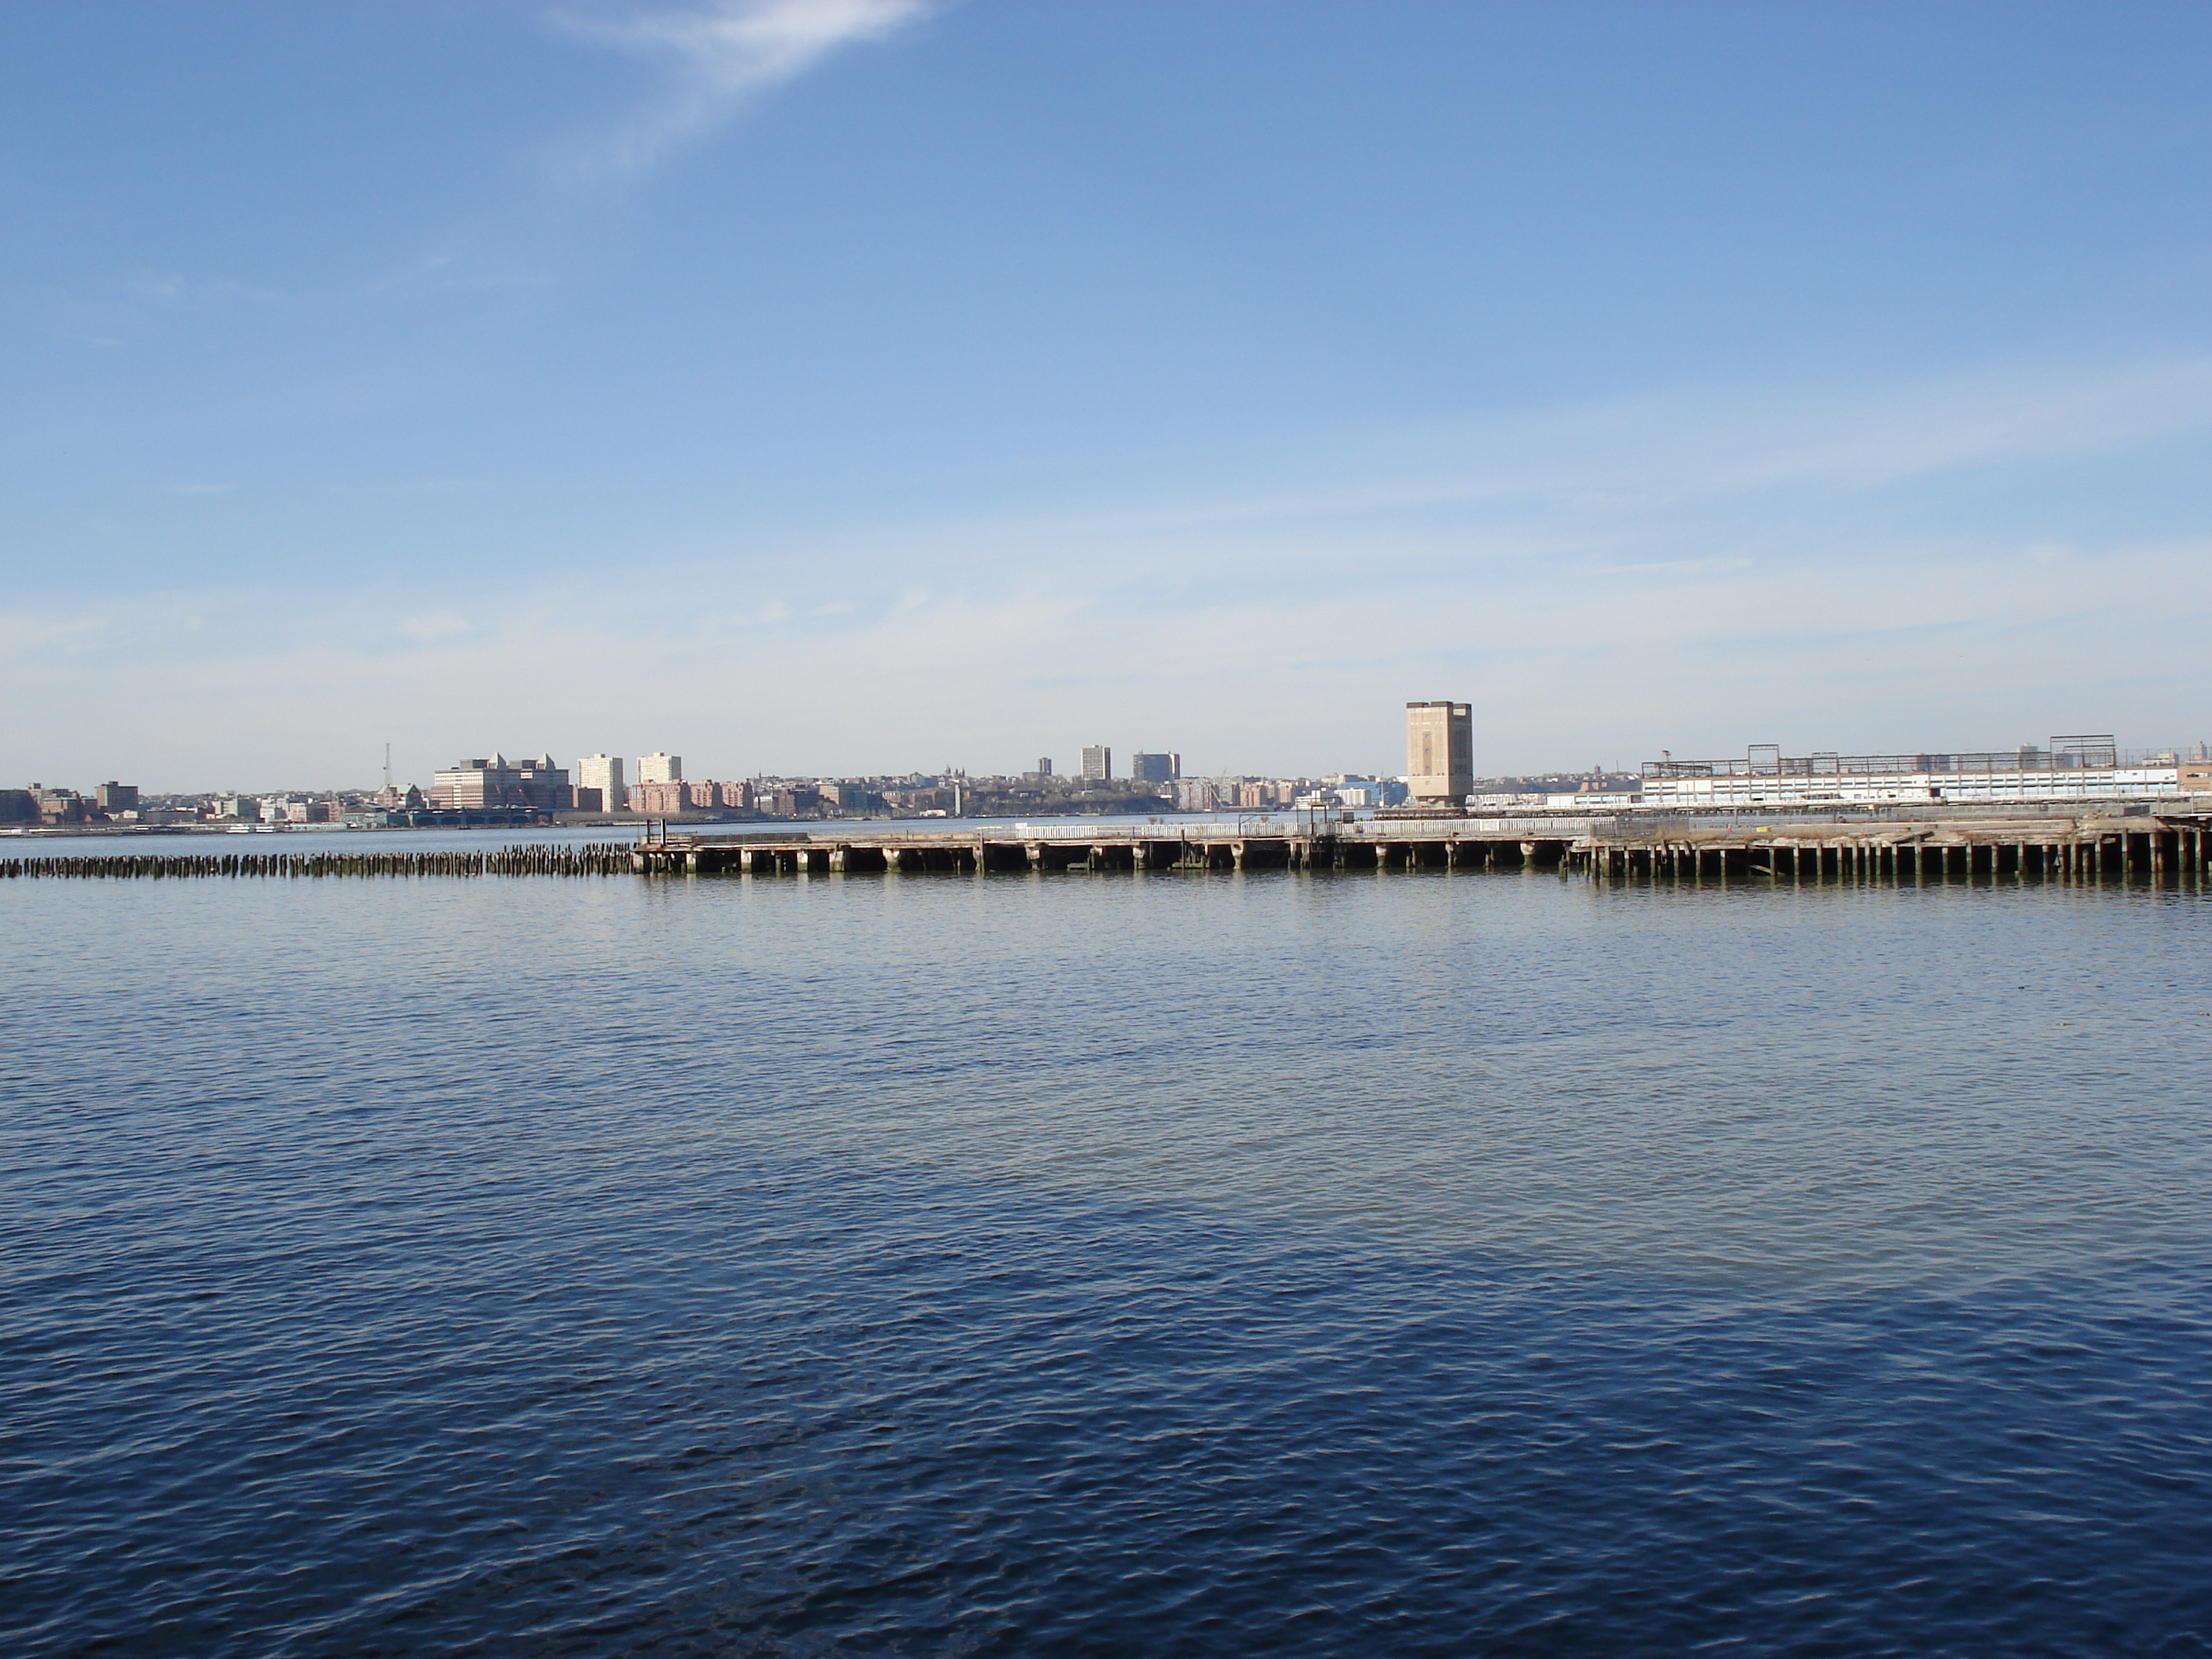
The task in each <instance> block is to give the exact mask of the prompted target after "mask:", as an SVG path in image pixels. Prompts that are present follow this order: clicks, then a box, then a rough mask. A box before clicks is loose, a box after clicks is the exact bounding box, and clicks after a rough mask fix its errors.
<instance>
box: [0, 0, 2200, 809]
mask: <svg viewBox="0 0 2212 1659" xmlns="http://www.w3.org/2000/svg"><path fill="white" fill-rule="evenodd" d="M2208 51H2212V10H2208V9H2206V8H2204V7H2203V6H2202V5H2193V4H2192V5H2184V4H2168V5H2159V4H2143V5H2136V6H2130V7H2128V8H2124V9H2119V8H2107V7H2098V6H2091V5H2087V4H2077V5H1996V4H1986V5H1984V4H1950V5H1935V6H1929V5H1923V4H1913V5H1904V4H1881V3H1869V4H1853V5H1850V6H1844V5H1833V4H1832V5H1825V6H1799V7H1789V8H1784V7H1764V6H1753V5H1735V4H1726V5H1723V4H1694V3H1693V4H1685V5H1679V6H1669V7H1651V6H1634V5H1602V4H1590V5H1580V6H1574V7H1543V8H1538V7H1527V6H1513V5H1503V4H1497V5H1485V4H1461V3H1454V4H1421V3H1408V4H1404V5H1397V6H1391V7H1387V8H1382V7H1368V6H1355V5H1351V4H1336V5H1314V4H1302V3H1279V0H1270V3H1267V4H1264V5H1263V4H1259V3H1232V0H1223V3H1216V4H1209V5H1206V6H1202V7H1200V6H1175V7H1170V6H1129V5H1110V4H1097V3H1069V4H1062V5H1053V6H1042V5H1021V4H1016V3H1012V0H966V3H945V4H931V3H924V0H688V3H676V0H670V3H656V0H637V3H597V4H594V3H588V0H578V3H572V4H536V3H529V0H454V3H437V4H434V3H427V0H426V3H377V4H371V3H332V4H326V5H319V6H314V7H301V6H294V5H287V4H281V3H276V0H212V3H206V4H200V5H194V6H189V7H187V6H152V5H139V6H125V7H122V8H112V7H107V8H94V7H82V6H76V5H67V4H59V3H33V4H26V5H19V6H15V7H11V8H9V9H6V10H5V11H4V12H0V216H3V217H0V222H4V224H5V226H6V228H7V229H6V235H5V237H4V240H0V283H4V284H5V290H6V297H7V306H6V322H5V325H4V341H5V343H4V347H0V350H4V353H5V358H4V361H5V366H6V367H5V373H6V379H7V384H8V386H9V393H10V395H9V398H7V399H6V402H5V405H4V413H0V422H4V425H0V435H4V440H5V441H4V444H0V549H4V550H5V555H4V556H5V559H6V574H7V583H6V591H5V594H4V598H0V641H4V642H5V649H4V652H0V674H4V676H5V681H4V684H5V696H6V700H7V709H8V719H7V720H6V722H5V726H4V730H5V733H6V737H5V747H6V754H5V763H4V767H0V775H4V779H5V781H7V782H9V783H11V784H12V783H16V782H20V781H24V780H27V779H31V778H40V779H42V780H45V781H50V782H59V783H64V784H69V785H73V786H76V787H83V786H85V785H88V784H89V783H90V782H93V781H97V780H98V779H100V778H104V777H123V778H126V779H132V780H135V781H137V782H139V783H140V784H141V785H142V786H143V787H145V788H147V789H149V790H168V789H185V788H197V787H217V786H221V785H225V784H229V785H233V786H243V787H264V786H275V785H280V784H281V785H285V786H290V787H334V786H346V785H358V784H364V783H369V782H374V781H375V780H376V778H377V776H378V775H379V772H380V763H381V759H382V754H383V745H384V744H385V743H386V741H390V742H391V743H392V744H393V745H394V747H395V750H396V752H397V757H398V762H399V768H398V769H399V771H400V774H401V775H402V776H403V777H405V778H412V779H415V780H416V781H428V775H429V773H430V771H431V769H433V768H434V767H435V766H439V765H443V764H446V763H449V762H451V761H452V760H453V759H454V758H456V757H459V756H463V755H473V754H485V753H489V752H490V751H491V750H493V749H495V748H501V749H505V750H507V752H509V753H510V754H513V753H520V752H525V751H527V752H530V753H536V752H538V751H541V750H551V751H552V752H553V753H555V754H556V756H558V757H562V758H563V759H564V760H572V759H573V758H574V757H575V756H576V755H578V754H580V753H586V752H590V751H593V750H606V751H609V752H615V753H623V754H629V755H635V754H638V753H641V752H645V751H648V750H661V749H665V750H673V751H676V752H678V753H680V754H682V755H684V757H685V758H686V761H687V764H688V765H689V766H690V768H691V769H694V770H696V771H697V772H699V773H701V774H712V775H717V776H741V775H750V774H756V773H760V772H770V773H797V772H823V773H874V772H891V771H902V770H905V769H910V768H915V767H923V768H931V767H935V766H939V765H942V764H945V763H951V764H955V765H959V766H964V767H967V768H969V769H972V770H975V771H978V772H992V771H1017V770H1019V769H1023V768H1024V767H1025V766H1027V765H1029V764H1031V763H1033V760H1034V757H1036V756H1038V755H1040V754H1049V755H1052V756H1054V757H1058V758H1060V760H1061V761H1062V762H1063V763H1066V762H1071V761H1073V757H1074V755H1075V751H1076V749H1077V746H1078V745H1079V744H1085V743H1095V742H1104V743H1109V744H1113V745H1114V746H1115V749H1116V750H1118V751H1121V752H1123V753H1126V752H1127V751H1128V750H1132V749H1135V748H1140V747H1141V748H1158V749H1173V750H1179V751H1181V752H1182V756H1183V757H1184V763H1185V767H1186V769H1187V770H1189V771H1192V772H1215V771H1239V772H1264V773H1306V774H1318V773H1321V772H1324V771H1331V770H1337V769H1360V770H1365V769H1380V770H1385V771H1393V772H1394V771H1395V770H1397V769H1399V767H1400V765H1401V760H1400V756H1399V751H1398V749H1397V744H1398V743H1399V741H1400V731H1401V710H1402V705H1403V703H1404V702H1405V701H1406V700H1407V699H1408V698H1427V697H1446V696H1449V697H1455V698H1462V699H1466V700H1468V701H1471V702H1473V703H1474V706H1475V709H1476V722H1477V726H1476V731H1477V761H1476V763H1477V767H1478V769H1479V770H1480V771H1482V772H1484V773H1490V774H1496V773H1504V772H1513V771H1519V770H1522V769H1537V768H1547V767H1553V766H1565V765H1588V764H1589V763H1593V762H1602V763H1607V764H1612V763H1627V764H1630V765H1632V764H1633V763H1635V762H1637V761H1638V760H1639V759H1642V758H1646V757H1651V756H1656V754H1657V753H1658V752H1659V751H1660V750H1662V749H1669V750H1673V751H1674V754H1676V755H1677V756H1685V755H1691V754H1707V753H1711V754H1740V753H1741V751H1742V750H1743V747H1744V745H1745V744H1747V743H1752V742H1768V741H1771V742H1777V743H1780V744H1783V745H1784V747H1785V749H1787V750H1790V751H1791V752H1802V751H1804V750H1808V749H1813V748H1820V749H1834V750H1844V751H1847V752H1848V751H1869V750H1872V751H1890V750H1918V749H1925V748H1930V747H1942V748H1961V749H1978V748H2002V747H2009V746H2011V745H2013V744H2017V743H2021V742H2024V741H2037V740H2040V739H2041V738H2045V737H2046V736H2048V735H2049V734H2051V733H2053V732H2071V731H2112V732H2117V733H2118V734H2119V736H2120V739H2121V741H2122V742H2123V743H2124V744H2153V743H2156V744H2166V743H2177V742H2186V741H2191V740H2193V739H2196V738H2201V737H2203V736H2206V735H2207V734H2208V732H2212V708H2208V706H2207V705H2208V700H2207V696H2206V692H2207V678H2206V670H2205V662H2206V653H2205V649H2204V644H2203V641H2204V639H2205V637H2206V632H2207V623H2208V611H2212V515H2208V510H2207V509H2208V507H2212V471H2209V470H2208V468H2207V467H2206V465H2205V459H2204V458H2205V455H2206V453H2207V452H2206V447H2205V446H2206V440H2207V437H2208V427H2212V316H2208V307H2207V306H2206V303H2205V295H2206V294H2207V293H2208V292H2212V188H2208V184H2212V166H2208V163H2212V101H2209V100H2206V99H2205V97H2204V96H2203V65H2204V64H2205V63H2206V62H2207V61H2208Z"/></svg>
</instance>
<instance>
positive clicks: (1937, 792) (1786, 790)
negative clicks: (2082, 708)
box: [1636, 733, 2212, 811]
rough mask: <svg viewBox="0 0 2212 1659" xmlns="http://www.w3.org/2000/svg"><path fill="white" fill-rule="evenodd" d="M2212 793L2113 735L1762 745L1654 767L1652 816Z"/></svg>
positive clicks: (2207, 773)
mask: <svg viewBox="0 0 2212 1659" xmlns="http://www.w3.org/2000/svg"><path fill="white" fill-rule="evenodd" d="M2204 792H2212V766H2208V765H2206V764H2204V763H2202V762H2189V761H2184V760H2183V759H2182V758H2181V757H2180V756H2179V754H2177V753H2176V752H2175V751H2173V750H2144V751H2123V750H2120V749H2118V747H2116V746H2115V745H2114V744H2113V741H2112V738H2111V736H2110V735H2108V734H2105V733H2098V734H2096V735H2093V736H2087V737H2061V738H2051V743H2050V745H2049V746H2048V747H2047V748H2046V747H2039V746H2037V745H2035V744H2025V745H2023V746H2021V748H2018V749H2010V750H1996V751H1994V752H1991V753H1985V754H1919V755H1838V754H1822V753H1814V754H1811V755H1784V753H1782V751H1781V750H1780V749H1779V748H1778V747H1777V746H1776V745H1774V744H1755V745H1753V747H1752V748H1751V749H1750V750H1747V751H1746V753H1745V756H1744V758H1742V759H1741V760H1723V761H1678V760H1675V759H1674V758H1672V757H1668V758H1667V759H1664V760H1656V761H1646V762H1644V767H1643V787H1642V790H1641V792H1640V796H1639V797H1638V799H1637V801H1636V805H1638V806H1640V807H1641V808H1642V809H1643V810H1644V811H1731V810H1735V809H1747V808H1767V809H1785V810H1786V809H1790V808H1802V809H1804V810H1806V811H1823V810H1827V809H1832V808H1834V807H1838V806H1881V805H1901V804H1909V803H1913V802H1929V801H1941V802H1942V803H1944V804H1945V805H1970V806H1983V805H2039V804H2042V803H2050V804H2052V805H2058V804H2062V803H2064V802H2069V801H2093V800H2119V801H2125V800H2158V799H2179V798H2181V797H2182V796H2185V795H2188V794H2194V793H2204Z"/></svg>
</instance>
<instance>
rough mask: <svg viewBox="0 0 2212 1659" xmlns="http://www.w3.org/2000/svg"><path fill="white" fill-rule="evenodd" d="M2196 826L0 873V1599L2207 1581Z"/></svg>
mask: <svg viewBox="0 0 2212 1659" xmlns="http://www.w3.org/2000/svg"><path fill="white" fill-rule="evenodd" d="M264 844H265V843H262V842H257V843H256V844H255V850H261V848H262V847H263V846H264ZM286 844H287V845H289V843H286ZM424 844H427V843H424ZM56 850H62V849H56ZM213 850H223V849H222V848H215V849H213ZM2207 904H2208V901H2207V900H2206V899H2204V898H2203V897H2202V896H2198V895H2197V894H2194V893H2190V892H2182V891H2172V890H2167V891H2154V890H2150V889H2148V888H2145V887H2142V886H2136V887H2134V888H2120V887H2108V888H2106V890H2101V891H2091V890H2078V889H2076V890H2068V889H2063V888H2059V887H2056V886H2053V887H2038V886H2033V885H2030V886H2026V887H2011V886H2007V887H2003V888H2000V889H1997V890H1989V889H1987V888H1984V889H1980V890H1965V889H1962V888H1958V887H1954V888H1949V889H1934V890H1904V891H1874V890H1811V889H1808V890H1803V891H1790V890H1759V889H1752V888H1746V889H1741V890H1730V891H1728V892H1725V893H1723V892H1719V891H1716V890H1711V889H1708V890H1704V891H1701V892H1680V893H1678V892H1675V891H1673V890H1652V889H1644V888H1635V887H1630V888H1622V889H1615V890H1598V889H1594V888H1593V887H1591V886H1590V885H1589V884H1585V883H1583V882H1580V881H1575V882H1562V881H1560V880H1558V879H1556V878H1552V877H1549V876H1522V875H1519V874H1511V875H1474V874H1462V875H1458V876H1442V875H1404V874H1400V875H1392V876H1385V877H1380V878H1377V877H1375V876H1371V875H1362V876H1346V877H1338V878H1304V879H1302V878H1294V877H1287V876H1255V877H1252V878H1231V877H1227V876H1218V877H1207V876H1188V877H1186V876H1166V875H1154V876H1149V877H1144V878H1133V877H1129V876H1115V877H1099V878H1091V877H1085V876H1080V875H1077V876H1071V877H1061V878H1045V879H1039V880H1030V879H1024V878H990V879H987V880H982V881H976V880H973V879H963V878H957V877H949V878H907V879H902V880H885V879H883V878H873V877H869V878H852V879H850V880H845V879H823V878H817V879H814V880H811V881H806V882H799V881H784V882H781V883H777V882H769V881H763V882H738V881H734V880H732V881H723V882H690V883H684V882H672V883H664V884H647V883H645V882H642V881H636V880H632V879H629V878H615V879H609V880H602V881H537V882H531V881H513V880H505V881H502V880H484V881H474V882H469V881H442V882H440V881H416V882H374V881H325V882H313V883H310V882H301V883H291V884H286V883H278V882H259V883H256V882H228V883H224V882H206V883H172V882H161V883H152V882H136V883H112V884H93V883H64V882H52V883H47V882H12V883H9V884H5V887H4V890H0V913H4V915H5V916H6V920H7V929H8V932H7V937H8V939H9V943H10V947H11V948H10V949H9V951H8V952H7V953H6V956H5V959H4V961H0V1100H4V1111H0V1239H4V1243H5V1252H4V1256H0V1345H4V1346H0V1352H4V1355H5V1360H6V1364H5V1367H4V1370H0V1650H5V1651H7V1652H9V1653H11V1654H29V1655H47V1654H62V1653H94V1652H97V1653H100V1654H114V1655H132V1654H164V1655H167V1654H190V1655H210V1656H213V1655H256V1656H258V1655H289V1654H315V1655H324V1654H329V1655H337V1654H345V1655H362V1654H380V1653H436V1654H454V1653H466V1652H485V1653H533V1654H580V1655H583V1654H589V1655H601V1654H608V1655H611V1654H631V1653H635V1654H647V1653H652V1654H666V1653H675V1654H683V1653H699V1654H708V1653H714V1654H721V1653H763V1654H778V1653H791V1654H822V1655H829V1654H839V1655H844V1654H875V1653H904V1654H1030V1653H1039V1652H1054V1653H1061V1652H1065V1653H1096V1654H1100V1655H1127V1654H1135V1653H1143V1654H1214V1653H1220V1654H1260V1653H1266V1654H1271V1655H1272V1654H1314V1655H1321V1654H1330V1655H1334V1654H1367V1653H1389V1654H1486V1653H1499V1654H1519V1653H1527V1654H1592V1655H1622V1654H1638V1653H1650V1654H1679V1653H1682V1652H1685V1651H1688V1650H1693V1649H1695V1650H1716V1651H1719V1652H1723V1653H1728V1652H1744V1653H1781V1652H1789V1653H1792V1654H1826V1653H1834V1654H1854V1655H1856V1654H1874V1653H1899V1654H1911V1655H1916V1656H1918V1655H1929V1654H1945V1653H1950V1654H1960V1655H1989V1654H1998V1653H2002V1654H2082V1655H2107V1654H2136V1653H2141V1654H2159V1655H2179V1654H2197V1653H2203V1652H2205V1651H2207V1650H2208V1647H2212V1400H2208V1395H2207V1383H2208V1378H2212V1205H2208V1202H2207V1200H2208V1197H2212V1163H2209V1162H2208V1158H2207V1151H2206V1149H2207V1128H2208V1117H2212V1112H2208V1108H2207V1104H2206V1097H2207V1087H2206V1083H2205V1079H2207V1078H2208V1077H2212V988H2208V973H2207V969H2208V968H2212V911H2208V908H2207Z"/></svg>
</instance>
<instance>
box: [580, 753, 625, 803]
mask: <svg viewBox="0 0 2212 1659" xmlns="http://www.w3.org/2000/svg"><path fill="white" fill-rule="evenodd" d="M576 787H577V788H578V789H579V790H585V789H596V790H598V791H599V803H598V805H597V807H596V809H595V810H596V811H601V812H619V811H622V809H623V806H624V805H627V804H628V802H629V790H628V789H627V788H625V787H623V759H622V757H621V756H620V755H586V756H585V757H583V759H581V760H580V761H578V762H577V763H576Z"/></svg>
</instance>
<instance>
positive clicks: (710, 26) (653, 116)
mask: <svg viewBox="0 0 2212 1659" xmlns="http://www.w3.org/2000/svg"><path fill="white" fill-rule="evenodd" d="M932 9H933V7H932V6H931V4H930V3H929V0H707V3H703V4H694V5H688V6H678V7H659V6H653V7H644V8H626V9H619V10H615V11H610V10H607V9H594V10H570V11H568V12H565V13H563V14H562V16H561V21H562V24H563V25H564V26H565V27H567V28H568V29H569V30H570V31H571V32H573V33H575V34H578V35H580V36H581V37H583V38H584V39H586V40H595V41H598V42H600V43H602V44H604V45H606V46H613V47H615V48H617V49H618V50H620V51H623V52H630V53H633V54H635V55H636V56H639V57H643V58H651V59H653V60H654V61H656V62H659V63H660V64H663V65H665V67H666V69H667V70H668V73H669V79H668V83H667V86H666V88H665V91H664V92H663V94H662V95H661V96H660V97H659V98H658V99H657V100H654V101H653V103H652V104H651V105H650V106H648V107H647V108H646V109H644V110H642V111H641V112H639V113H638V114H637V115H636V116H635V117H634V118H632V119H631V120H630V121H629V123H628V124H627V125H624V126H623V127H622V128H621V129H620V130H619V131H617V132H616V133H615V134H614V135H613V136H612V137H611V141H610V142H609V143H607V145H606V147H605V150H604V151H603V152H602V153H601V154H600V155H599V156H598V157H597V161H598V162H599V166H600V167H602V168H604V169H605V170H608V171H612V172H620V173H627V172H635V171H638V170H640V169H641V168H644V167H650V166H651V165H652V164H653V163H654V162H655V161H659V160H660V159H661V158H662V157H663V156H664V155H666V154H667V153H668V152H669V151H670V150H671V149H674V148H676V147H677V146H678V145H679V144H682V143H685V142H687V141H689V140H691V139H695V138H697V137H702V136H703V135H704V134H706V133H708V132H710V131H713V130H714V128H715V127H717V126H719V125H721V124H722V123H723V122H724V121H726V120H727V119H728V118H730V117H731V116H732V114H734V113H735V112H737V111H738V109H739V108H741V107H743V106H744V104H745V103H746V102H747V101H748V100H750V99H752V98H755V97H757V96H758V95H759V94H762V93H763V92H767V91H769V89H771V88H775V87H779V86H781V85H782V84H784V83H785V82H787V81H791V80H793V79H795V78H796V77H798V76H801V75H804V74H805V72H806V71H807V70H811V69H812V68H813V67H814V66H815V65H816V64H819V63H820V62H821V61H822V60H823V58H827V57H829V55H830V54H831V53H833V52H837V51H839V50H840V49H842V48H843V47H846V46H857V45H861V44H864V43H866V42H869V41H874V40H884V39H886V38H888V37H889V36H890V35H892V34H895V33H897V32H898V31H899V30H901V29H902V28H904V27H907V26H908V24H910V23H913V22H915V21H917V20H919V19H920V18H921V17H923V16H924V15H927V13H928V12H929V11H930V10H932Z"/></svg>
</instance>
